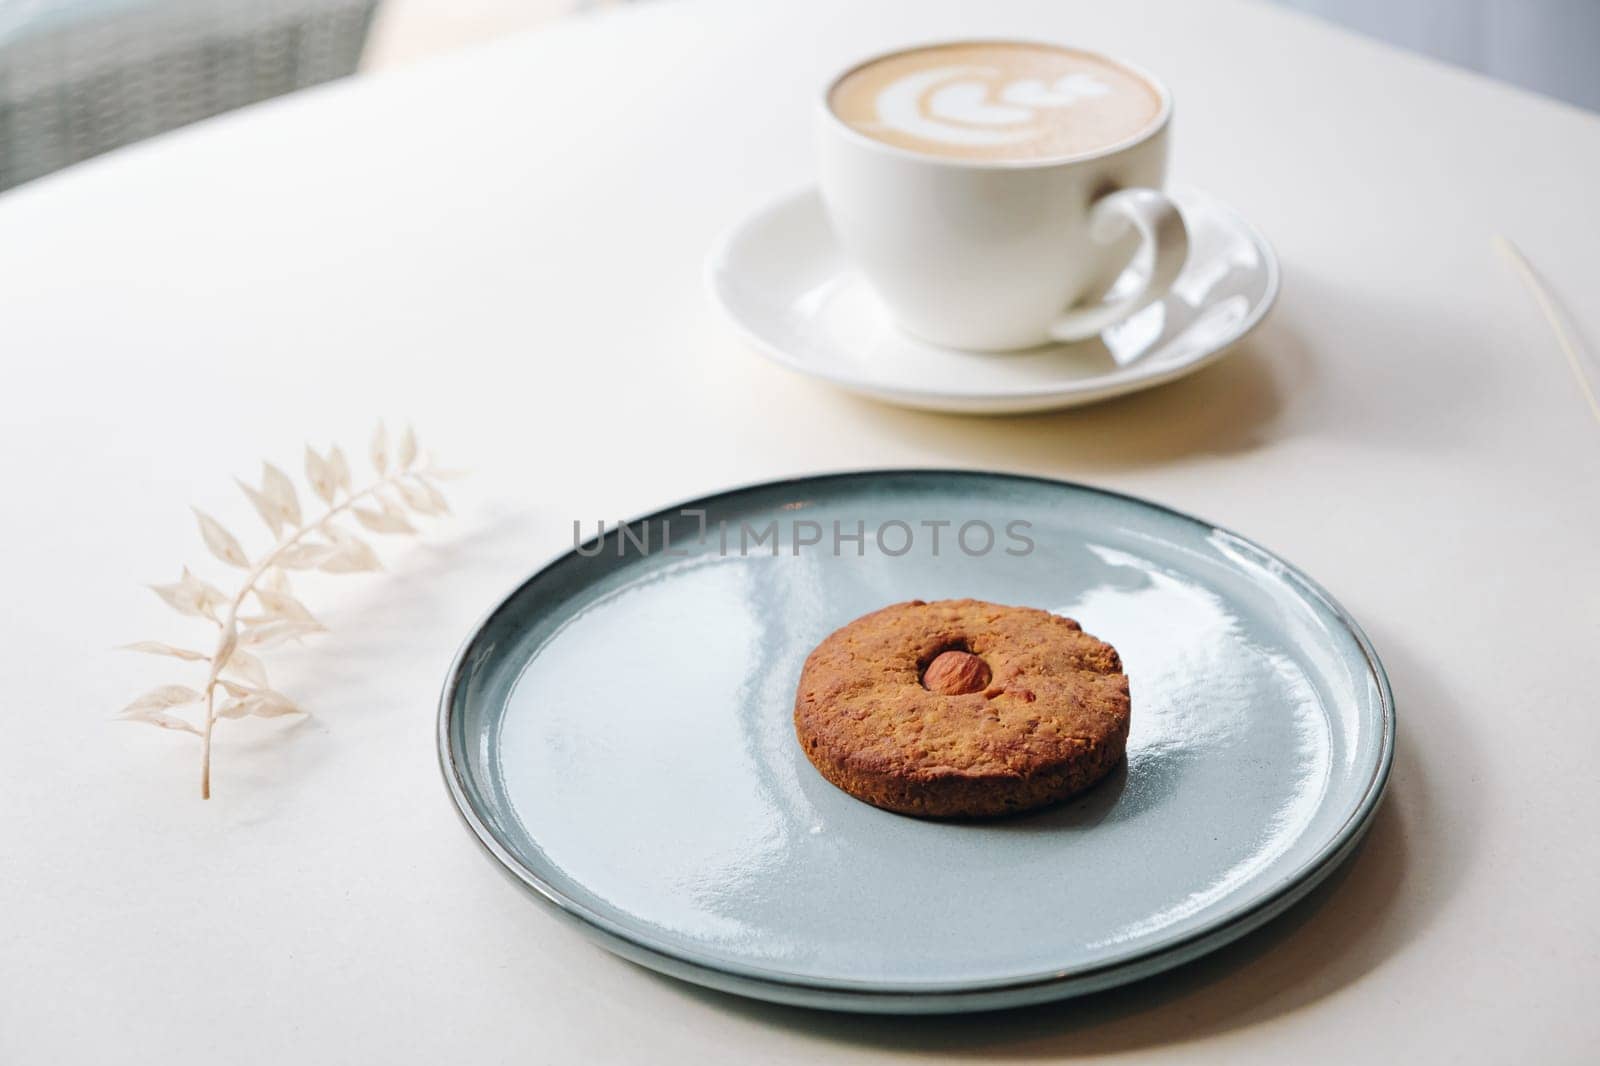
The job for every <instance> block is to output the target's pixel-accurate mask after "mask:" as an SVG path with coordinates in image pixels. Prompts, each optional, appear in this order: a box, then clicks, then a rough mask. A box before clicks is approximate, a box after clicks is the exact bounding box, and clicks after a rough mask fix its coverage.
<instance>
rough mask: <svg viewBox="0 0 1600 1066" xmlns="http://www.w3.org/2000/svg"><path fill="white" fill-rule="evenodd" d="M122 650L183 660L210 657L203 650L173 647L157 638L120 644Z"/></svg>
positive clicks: (200, 660)
mask: <svg viewBox="0 0 1600 1066" xmlns="http://www.w3.org/2000/svg"><path fill="white" fill-rule="evenodd" d="M122 650H123V651H142V652H144V653H145V654H146V655H170V656H172V657H173V658H174V659H183V660H184V661H185V662H191V663H198V662H204V661H205V660H207V659H209V658H211V656H209V655H206V654H205V653H204V652H198V651H190V650H189V649H188V648H174V647H173V646H172V645H171V644H163V643H162V642H161V641H159V640H140V641H135V642H134V643H132V644H124V645H122Z"/></svg>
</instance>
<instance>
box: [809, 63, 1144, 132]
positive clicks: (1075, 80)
mask: <svg viewBox="0 0 1600 1066" xmlns="http://www.w3.org/2000/svg"><path fill="white" fill-rule="evenodd" d="M829 105H830V106H831V107H832V109H833V111H834V113H835V114H836V115H838V116H839V117H840V118H841V119H843V120H844V121H845V122H846V123H848V124H849V125H850V126H852V127H853V128H855V129H856V130H858V131H860V132H861V133H864V134H866V135H867V136H869V137H873V138H875V139H877V140H880V141H884V142H885V143H888V144H893V145H897V146H899V147H903V148H910V149H912V150H913V151H920V152H926V153H929V154H933V155H948V156H955V157H958V158H975V159H1000V160H1006V159H1044V158H1052V157H1063V156H1072V155H1077V154H1082V153H1086V152H1092V151H1094V150H1096V149H1099V148H1104V147H1108V146H1110V145H1113V144H1116V143H1119V142H1121V141H1124V140H1128V139H1130V138H1131V137H1133V136H1135V135H1136V134H1138V133H1140V132H1142V131H1143V130H1145V129H1146V128H1148V127H1149V126H1151V125H1152V124H1153V123H1154V122H1155V120H1156V119H1157V118H1158V117H1159V115H1160V111H1161V98H1160V96H1159V94H1158V93H1157V92H1156V90H1155V89H1154V87H1152V86H1151V85H1150V84H1149V83H1147V82H1146V81H1145V80H1144V79H1142V78H1140V77H1138V76H1137V75H1135V74H1133V73H1132V72H1131V71H1128V70H1126V69H1125V68H1122V67H1119V66H1117V65H1115V64H1113V63H1111V62H1110V61H1109V60H1105V59H1102V58H1100V57H1099V56H1094V55H1091V54H1089V53H1085V52H1075V51H1072V50H1070V49H1065V48H1054V47H1050V46H1047V45H1029V44H965V45H939V46H935V47H931V48H921V49H915V50H913V51H910V52H901V53H898V54H896V55H892V56H887V57H885V58H883V59H879V60H875V61H873V62H871V63H868V64H867V65H865V66H862V67H858V68H856V69H855V70H853V71H851V72H850V73H848V74H846V75H845V76H844V77H843V78H841V79H840V80H839V82H838V84H837V85H835V86H834V88H833V91H832V92H831V93H830V94H829Z"/></svg>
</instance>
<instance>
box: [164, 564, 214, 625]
mask: <svg viewBox="0 0 1600 1066" xmlns="http://www.w3.org/2000/svg"><path fill="white" fill-rule="evenodd" d="M150 588H151V591H153V592H154V593H155V594H156V595H157V596H160V597H161V598H162V599H163V600H165V601H166V602H167V605H168V606H170V607H172V608H173V609H175V610H177V611H179V612H181V613H182V614H188V615H194V616H195V617H197V618H209V619H211V620H212V621H213V622H215V621H216V620H217V608H218V607H221V606H222V605H223V604H225V603H227V602H228V598H227V597H226V596H224V595H223V594H222V592H221V591H220V590H219V589H217V588H215V587H214V586H212V585H208V584H206V583H205V582H204V581H201V580H200V579H199V578H197V577H195V576H194V575H193V574H191V573H189V568H188V567H187V566H186V567H184V568H183V577H181V578H179V579H178V580H177V581H176V582H174V583H173V584H171V585H151V586H150Z"/></svg>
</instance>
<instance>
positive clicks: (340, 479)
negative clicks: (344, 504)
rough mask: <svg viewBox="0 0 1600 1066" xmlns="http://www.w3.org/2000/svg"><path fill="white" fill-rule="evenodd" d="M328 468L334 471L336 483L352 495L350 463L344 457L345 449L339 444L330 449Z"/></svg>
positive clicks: (347, 493)
mask: <svg viewBox="0 0 1600 1066" xmlns="http://www.w3.org/2000/svg"><path fill="white" fill-rule="evenodd" d="M328 468H329V469H330V470H332V471H333V480H334V482H335V483H336V484H337V485H338V486H339V487H340V488H341V489H343V490H344V492H345V495H346V496H348V495H349V494H350V462H349V460H347V459H346V458H345V457H344V449H343V448H340V447H339V446H338V445H337V444H335V445H334V446H333V447H331V448H329V449H328Z"/></svg>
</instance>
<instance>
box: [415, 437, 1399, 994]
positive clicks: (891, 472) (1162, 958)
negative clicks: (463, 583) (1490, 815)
mask: <svg viewBox="0 0 1600 1066" xmlns="http://www.w3.org/2000/svg"><path fill="white" fill-rule="evenodd" d="M894 477H912V478H921V477H933V478H938V477H958V478H960V477H968V478H975V479H979V480H986V481H1001V482H1013V483H1023V484H1028V485H1033V486H1042V487H1046V488H1049V489H1057V490H1059V489H1068V490H1074V491H1079V492H1085V493H1089V494H1091V495H1095V496H1100V497H1103V498H1106V499H1110V500H1115V501H1118V502H1121V503H1124V504H1132V505H1134V506H1138V507H1147V508H1150V509H1152V510H1154V511H1156V512H1158V513H1161V514H1164V515H1167V516H1169V517H1173V518H1177V519H1180V520H1182V521H1183V522H1185V523H1187V524H1190V525H1194V526H1198V527H1201V528H1203V529H1205V530H1208V531H1210V532H1212V533H1220V534H1222V535H1224V536H1226V537H1228V538H1230V540H1231V541H1233V542H1234V543H1235V544H1240V545H1243V546H1245V547H1247V548H1249V549H1251V550H1253V551H1255V552H1258V553H1260V554H1261V555H1262V556H1263V557H1265V558H1267V559H1270V560H1271V561H1273V562H1274V563H1275V564H1277V565H1278V566H1280V567H1281V568H1282V572H1283V574H1284V575H1285V576H1286V577H1288V578H1290V579H1292V580H1293V582H1294V583H1295V584H1296V585H1297V586H1298V587H1299V588H1300V590H1301V591H1302V593H1304V594H1307V595H1309V596H1311V597H1313V598H1315V599H1316V600H1318V601H1320V602H1321V604H1322V605H1323V606H1324V607H1325V608H1326V609H1327V610H1328V611H1329V613H1330V614H1331V615H1332V616H1333V618H1334V620H1336V621H1337V622H1338V623H1339V625H1340V626H1341V627H1342V628H1343V629H1344V630H1345V632H1346V633H1347V634H1348V635H1349V636H1350V637H1351V638H1352V639H1353V640H1354V641H1355V643H1356V646H1357V647H1358V648H1359V649H1360V651H1361V654H1362V658H1363V659H1364V660H1365V662H1366V666H1367V671H1368V674H1369V676H1370V677H1371V679H1372V680H1373V681H1374V683H1375V686H1376V689H1377V695H1378V702H1379V708H1380V719H1381V733H1380V736H1379V738H1378V742H1379V743H1378V755H1377V759H1376V763H1375V765H1374V766H1373V769H1372V772H1371V776H1370V777H1369V779H1368V780H1367V782H1366V785H1365V787H1364V788H1363V790H1362V792H1361V798H1360V800H1359V801H1358V802H1357V803H1356V804H1355V805H1354V806H1353V807H1352V808H1351V810H1350V812H1349V814H1348V815H1347V816H1346V818H1345V820H1344V821H1343V822H1342V823H1341V824H1340V826H1339V828H1338V829H1337V830H1336V831H1335V832H1333V833H1332V834H1331V835H1330V836H1329V838H1328V840H1327V841H1325V842H1324V843H1323V844H1322V845H1321V846H1320V847H1319V848H1318V849H1317V851H1316V852H1315V853H1314V854H1313V855H1312V856H1311V857H1310V858H1309V859H1307V860H1306V861H1305V862H1303V863H1301V864H1300V865H1299V866H1298V867H1296V868H1295V869H1294V870H1292V871H1290V872H1289V873H1288V874H1286V875H1284V876H1283V877H1282V878H1281V880H1280V882H1279V883H1278V884H1277V885H1276V886H1274V887H1273V888H1272V889H1271V890H1270V891H1268V892H1267V893H1266V894H1265V895H1263V896H1262V897H1261V898H1260V899H1258V900H1256V901H1254V903H1252V904H1251V905H1250V906H1249V907H1248V908H1246V909H1244V910H1242V911H1238V912H1236V913H1233V914H1230V915H1227V916H1226V917H1224V918H1222V919H1221V920H1219V921H1217V922H1216V923H1214V924H1210V925H1206V926H1203V927H1201V928H1199V929H1195V930H1192V931H1191V932H1189V933H1187V934H1185V935H1183V936H1180V937H1177V938H1176V939H1173V940H1169V941H1161V942H1157V943H1155V944H1152V945H1149V946H1147V947H1146V948H1144V949H1142V950H1140V951H1138V952H1135V953H1132V954H1129V955H1126V956H1122V957H1118V958H1114V959H1107V960H1104V961H1102V962H1098V963H1095V964H1093V965H1088V966H1077V967H1072V966H1067V967H1062V968H1058V969H1054V970H1049V971H1044V972H1040V973H1033V974H1022V975H1017V976H1008V977H1000V978H987V979H977V980H973V979H960V980H954V981H931V982H903V981H873V980H865V979H857V978H825V977H813V976H807V975H803V974H794V973H788V972H785V971H783V970H779V969H775V968H771V967H761V966H753V965H747V964H744V963H738V962H730V961H728V960H724V959H717V958H715V957H713V956H710V955H706V954H697V953H695V952H693V951H690V950H684V949H681V948H679V947H677V946H675V945H670V944H667V943H665V942H662V941H660V940H659V939H658V938H653V937H650V936H648V935H647V934H642V933H640V932H639V931H638V930H636V929H632V928H629V927H628V926H626V925H623V924H622V923H619V922H615V921H613V920H611V919H609V918H607V917H605V916H604V915H602V914H599V913H597V912H596V911H594V910H593V909H591V908H589V907H587V906H585V905H584V904H583V903H582V902H580V901H578V900H576V899H574V898H572V897H571V896H569V895H567V894H566V893H563V892H562V891H561V890H560V889H559V888H557V887H556V886H555V885H553V884H551V883H550V882H549V881H547V880H545V879H544V878H543V877H541V876H540V875H539V874H538V872H537V871H535V870H533V869H531V868H529V867H528V866H527V865H526V864H524V863H522V862H521V861H520V860H518V859H517V858H516V857H515V856H514V855H513V854H512V853H511V851H510V849H509V848H507V847H506V846H505V845H504V844H503V843H502V842H501V841H500V840H499V838H498V837H497V836H496V835H495V832H494V830H493V829H492V828H491V827H490V825H489V824H488V821H487V820H486V819H485V818H484V817H483V816H482V814H481V813H480V812H479V811H478V809H477V808H476V806H475V805H474V804H473V802H472V801H471V799H470V798H469V796H468V791H467V788H466V784H465V781H464V780H463V774H464V770H463V768H462V766H461V763H462V761H463V758H462V757H460V756H458V753H457V751H456V746H455V744H454V742H453V729H452V725H453V722H454V719H455V713H454V712H455V704H456V700H457V695H458V693H459V692H460V690H461V688H462V686H463V684H464V683H465V682H466V681H467V680H468V678H467V675H466V673H465V670H464V667H465V664H466V662H467V660H468V658H469V656H470V655H471V654H472V653H473V652H475V651H476V650H477V648H478V645H479V644H480V642H481V641H482V639H483V637H484V636H485V633H486V631H487V629H488V627H489V626H490V625H491V624H492V623H493V622H494V620H495V618H496V617H497V616H498V615H499V614H500V613H501V612H502V611H504V610H506V609H507V608H508V607H509V606H510V605H511V604H512V603H513V602H515V601H516V600H518V599H519V598H521V596H522V595H523V592H524V590H526V589H527V588H528V587H529V586H530V585H532V584H533V583H534V582H535V581H537V580H539V579H540V578H541V577H542V576H543V575H544V574H545V573H546V572H547V571H549V570H550V569H551V568H553V567H554V566H556V565H558V564H560V563H563V562H566V561H567V560H569V559H571V558H572V557H574V556H577V555H578V554H579V553H578V547H580V546H575V547H573V548H568V549H565V550H563V551H559V552H556V553H555V554H554V555H552V556H551V557H549V558H547V559H546V560H545V561H544V562H543V563H541V564H540V565H539V566H538V567H537V568H536V569H534V570H533V571H532V572H531V573H530V574H528V576H527V577H525V578H523V579H522V580H521V581H519V582H518V583H517V584H516V585H515V586H514V587H513V588H512V589H511V590H510V591H509V592H507V593H506V594H505V595H504V596H502V597H501V598H500V600H499V601H498V602H497V603H495V605H494V606H493V607H491V608H490V609H489V610H488V611H486V612H485V613H484V614H483V615H482V616H481V617H480V618H479V619H478V620H477V622H475V623H474V624H473V626H472V628H471V630H470V631H469V633H468V635H467V637H466V639H464V640H463V641H462V642H461V644H460V646H459V647H458V648H457V650H456V653H455V655H454V656H453V657H452V659H451V661H450V666H449V668H448V670H447V671H446V673H445V681H444V685H443V688H442V690H441V692H440V696H439V710H438V713H437V719H436V730H435V744H436V749H437V750H436V754H437V757H438V761H439V769H440V773H441V776H442V777H443V779H444V784H445V787H446V791H447V792H448V793H449V796H450V799H451V802H452V804H453V806H454V807H455V809H456V813H457V815H458V816H459V817H460V819H461V821H462V823H463V824H464V825H465V827H466V828H467V830H468V831H469V833H470V834H471V835H472V836H473V837H474V838H475V839H476V840H477V842H478V844H479V846H480V847H481V848H482V849H483V851H484V852H485V853H486V854H487V855H488V857H489V858H490V859H491V860H493V861H494V862H495V863H496V864H497V865H498V866H499V868H500V869H501V872H502V873H504V874H506V875H507V876H509V877H510V878H511V879H512V880H513V881H514V882H517V883H518V884H520V885H521V886H522V887H523V888H524V889H526V890H528V891H529V892H530V893H531V894H532V895H533V896H534V897H535V898H536V899H538V900H540V901H541V902H542V903H544V904H545V905H547V906H548V907H550V908H552V909H553V910H554V911H555V912H556V913H557V914H558V915H559V916H560V917H563V918H565V919H567V920H568V921H570V922H573V923H575V924H576V925H578V926H579V927H580V929H582V930H583V931H584V932H586V933H589V934H591V935H597V936H598V937H599V939H600V940H601V943H602V946H604V947H606V948H607V949H609V950H611V951H613V952H614V953H617V954H620V955H622V956H623V957H625V958H628V959H630V960H632V961H634V962H638V963H641V964H643V965H645V966H647V967H650V968H652V969H655V970H657V971H659V972H663V973H667V974H670V975H673V976H676V977H680V978H683V979H685V980H689V981H693V982H696V983H699V984H703V985H707V986H709V987H713V988H720V989H723V990H725V991H732V992H737V993H741V994H745V995H751V996H755V997H757V998H763V999H768V1000H773V1001H778V1002H786V1003H794V1004H800V1005H810V1006H827V1007H833V1008H843V1009H853V1010H868V1011H889V1012H892V1011H908V1010H918V1009H934V1010H972V1009H987V1008H988V1007H992V1006H1006V1005H1013V1004H1017V1005H1020V1004H1021V1003H1030V1002H1043V1001H1046V1000H1052V999H1064V998H1067V997H1070V996H1073V995H1077V994H1080V993H1084V992H1089V991H1095V990H1098V989H1102V988H1108V987H1111V986H1113V985H1117V984H1122V983H1124V982H1126V981H1132V980H1137V979H1139V978H1140V977H1144V976H1148V975H1151V974H1154V973H1157V972H1160V971H1162V970H1165V969H1168V968H1170V967H1173V966H1177V965H1180V964H1182V963H1183V962H1186V961H1189V960H1191V959H1194V958H1198V957H1199V956H1201V955H1203V954H1206V953H1207V952H1210V951H1212V950H1214V949H1216V948H1219V947H1221V946H1223V945H1224V944H1226V943H1229V942H1230V941H1232V940H1235V939H1237V938H1238V937H1241V936H1243V935H1245V934H1246V933H1248V932H1250V931H1252V930H1254V929H1256V928H1258V927H1259V926H1261V925H1263V924H1264V923H1266V922H1268V921H1270V920H1271V919H1272V918H1274V917H1276V916H1277V915H1278V914H1279V913H1281V912H1282V911H1284V910H1286V909H1287V908H1288V907H1290V906H1292V905H1293V904H1294V903H1295V902H1297V901H1298V900H1299V899H1300V898H1302V897H1303V896H1304V895H1306V894H1307V893H1308V892H1310V891H1311V890H1312V889H1313V888H1314V887H1316V885H1317V884H1318V883H1320V882H1321V881H1322V879H1323V878H1324V877H1326V876H1327V875H1328V874H1329V873H1331V872H1332V871H1333V870H1334V869H1335V868H1336V867H1337V866H1338V865H1339V864H1340V863H1342V862H1343V861H1344V860H1345V859H1346V858H1347V857H1349V855H1350V853H1351V852H1352V851H1353V850H1354V849H1355V847H1356V845H1357V844H1358V843H1360V841H1361V839H1362V837H1363V836H1364V835H1365V833H1366V830H1367V828H1368V826H1369V825H1370V824H1371V821H1372V818H1373V816H1374V815H1375V814H1376V813H1377V810H1378V808H1379V806H1380V805H1381V803H1382V800H1383V797H1384V794H1385V792H1386V789H1387V786H1388V781H1389V777H1390V772H1391V770H1392V768H1393V765H1394V755H1395V731H1396V714H1395V705H1394V695H1393V692H1392V690H1391V687H1390V683H1389V677H1388V673H1387V671H1386V670H1385V669H1384V666H1383V662H1382V660H1381V659H1379V657H1378V654H1377V650H1376V649H1375V648H1374V647H1373V645H1372V642H1371V640H1370V638H1368V636H1367V634H1366V632H1365V631H1364V630H1363V629H1362V628H1361V626H1360V624H1359V623H1358V622H1357V621H1356V620H1355V618H1354V617H1353V616H1352V615H1351V614H1350V613H1349V612H1348V611H1347V610H1345V608H1344V607H1343V605H1341V604H1340V603H1339V601H1338V600H1336V599H1335V598H1334V597H1333V596H1332V594H1331V593H1329V592H1328V590H1327V589H1325V588H1324V587H1323V586H1322V585H1321V584H1319V583H1318V582H1317V581H1315V580H1314V579H1312V578H1311V577H1310V576H1309V575H1307V574H1306V573H1305V572H1304V571H1303V570H1301V569H1300V568H1299V567H1297V566H1295V565H1294V564H1293V563H1291V562H1289V561H1288V560H1287V559H1284V558H1283V557H1282V556H1281V555H1279V554H1278V553H1276V552H1274V551H1271V550H1270V549H1268V548H1266V547H1264V546H1262V545H1261V544H1259V543H1257V542H1256V541H1254V540H1252V539H1251V538H1249V537H1245V536H1242V535H1241V534H1238V533H1236V532H1234V531H1233V530H1230V529H1228V528H1226V527H1224V526H1219V525H1217V524H1215V523H1213V522H1209V521H1207V520H1205V519H1203V518H1200V517H1198V516H1195V515H1192V514H1189V513H1188V512H1186V511H1180V510H1178V509H1177V508H1174V507H1169V506H1167V505H1166V504H1163V503H1158V502H1156V501H1153V500H1149V499H1146V498H1144V497H1141V496H1136V495H1132V494H1130V493H1124V492H1118V491H1116V490H1114V489H1106V488H1102V487H1100V486H1096V485H1089V484H1086V483H1084V482H1080V481H1069V480H1066V479H1063V478H1052V477H1045V476H1041V475H1035V474H1020V473H1012V472H1007V471H997V470H985V469H980V468H961V467H863V468H856V469H843V470H832V471H825V472H821V473H815V474H800V475H794V476H790V477H781V478H772V479H766V480H761V481H753V482H748V483H744V484H740V485H736V486H733V487H731V488H725V489H720V490H717V491H714V492H710V493H704V494H702V495H699V496H695V497H690V498H688V499H684V500H681V501H679V502H677V503H674V504H670V505H668V506H665V507H661V508H658V509H656V510H654V511H651V512H649V513H647V514H644V515H640V516H637V517H635V518H633V519H630V520H629V523H628V524H634V523H639V522H652V521H659V520H661V519H664V518H667V517H669V516H671V515H674V514H676V513H678V512H679V511H681V510H682V509H683V508H685V507H694V506H699V505H711V504H714V503H727V502H729V501H731V500H733V499H735V498H737V497H739V496H742V495H748V494H752V493H756V492H763V491H770V490H773V489H781V488H784V487H786V486H798V485H802V484H815V483H819V482H822V483H830V484H846V483H849V482H852V481H863V482H864V481H873V480H881V479H884V478H894ZM602 537H603V535H601V536H596V537H592V538H590V539H589V540H587V541H585V542H584V545H585V546H586V545H588V544H589V543H591V542H593V541H595V540H599V539H602ZM651 554H654V553H651Z"/></svg>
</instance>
